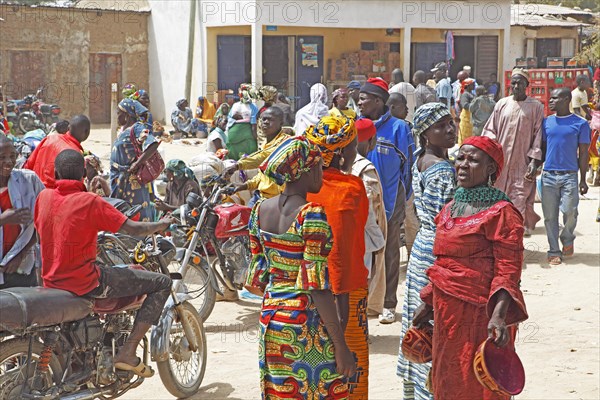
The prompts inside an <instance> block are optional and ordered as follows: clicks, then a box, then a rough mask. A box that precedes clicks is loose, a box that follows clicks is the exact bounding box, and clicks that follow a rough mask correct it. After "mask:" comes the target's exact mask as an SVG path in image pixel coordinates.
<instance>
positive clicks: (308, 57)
mask: <svg viewBox="0 0 600 400" xmlns="http://www.w3.org/2000/svg"><path fill="white" fill-rule="evenodd" d="M302 66H303V67H313V68H319V51H318V45H317V44H306V43H302Z"/></svg>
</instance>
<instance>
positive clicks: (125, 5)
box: [75, 0, 152, 12]
mask: <svg viewBox="0 0 600 400" xmlns="http://www.w3.org/2000/svg"><path fill="white" fill-rule="evenodd" d="M75 8H86V9H92V10H109V11H110V10H112V11H126V12H150V11H151V10H152V9H151V7H150V4H149V3H148V0H110V1H106V0H81V1H79V2H77V4H76V5H75Z"/></svg>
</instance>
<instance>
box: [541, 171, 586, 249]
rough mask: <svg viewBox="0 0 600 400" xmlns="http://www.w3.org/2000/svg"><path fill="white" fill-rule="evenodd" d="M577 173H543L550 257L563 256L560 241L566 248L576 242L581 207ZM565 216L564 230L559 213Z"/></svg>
mask: <svg viewBox="0 0 600 400" xmlns="http://www.w3.org/2000/svg"><path fill="white" fill-rule="evenodd" d="M578 183H579V182H578V180H577V172H573V173H567V174H556V173H553V172H549V171H544V172H543V173H542V210H543V211H544V225H546V235H547V236H548V245H550V251H548V257H551V256H559V257H561V256H562V251H561V250H560V247H559V245H558V239H559V237H560V241H561V243H562V245H563V247H565V246H571V245H573V242H574V241H575V226H576V225H577V215H578V213H577V206H578V205H579V187H578V186H579V185H578ZM559 211H560V212H562V214H563V225H564V228H563V229H562V231H561V232H560V236H559V227H558V213H559Z"/></svg>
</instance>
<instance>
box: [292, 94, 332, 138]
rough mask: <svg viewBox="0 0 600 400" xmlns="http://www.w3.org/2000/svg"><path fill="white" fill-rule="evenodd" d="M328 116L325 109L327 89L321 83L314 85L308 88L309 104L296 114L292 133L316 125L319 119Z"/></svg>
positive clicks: (327, 110)
mask: <svg viewBox="0 0 600 400" xmlns="http://www.w3.org/2000/svg"><path fill="white" fill-rule="evenodd" d="M327 114H329V108H328V107H327V88H326V87H325V85H323V84H322V83H315V84H314V85H313V86H312V87H311V88H310V103H308V104H307V105H305V106H304V107H302V108H301V109H300V110H298V112H297V113H296V123H295V124H294V132H297V133H301V132H304V131H305V130H306V128H308V127H309V126H311V125H317V124H318V123H319V119H321V117H324V116H326V115H327Z"/></svg>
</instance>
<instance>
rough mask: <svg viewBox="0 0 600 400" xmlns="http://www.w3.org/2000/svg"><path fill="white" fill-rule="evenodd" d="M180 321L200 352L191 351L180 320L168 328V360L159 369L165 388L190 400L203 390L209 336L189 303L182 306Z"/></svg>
mask: <svg viewBox="0 0 600 400" xmlns="http://www.w3.org/2000/svg"><path fill="white" fill-rule="evenodd" d="M182 306H183V307H182V308H183V312H182V314H183V315H182V316H180V317H181V318H185V320H186V321H187V322H188V324H189V327H190V330H191V331H192V332H193V333H194V336H195V340H196V343H197V344H198V348H197V349H196V351H192V350H190V348H189V345H188V341H187V338H186V336H185V333H184V331H183V327H182V325H181V322H180V320H179V319H175V320H173V321H172V322H171V326H170V327H169V332H170V333H169V358H168V359H166V360H165V361H158V362H157V363H156V366H157V368H158V373H159V375H160V379H161V380H162V382H163V384H164V385H165V388H167V390H168V391H169V393H171V394H172V395H173V396H175V397H177V398H183V397H190V396H192V395H194V394H195V393H196V392H197V391H198V389H199V388H200V384H201V383H202V379H203V378H204V372H205V371H206V351H207V350H206V335H205V333H204V325H202V319H201V318H200V315H198V312H197V311H196V309H195V308H194V306H192V305H191V304H190V303H188V302H187V301H186V302H184V303H183V304H182Z"/></svg>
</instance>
